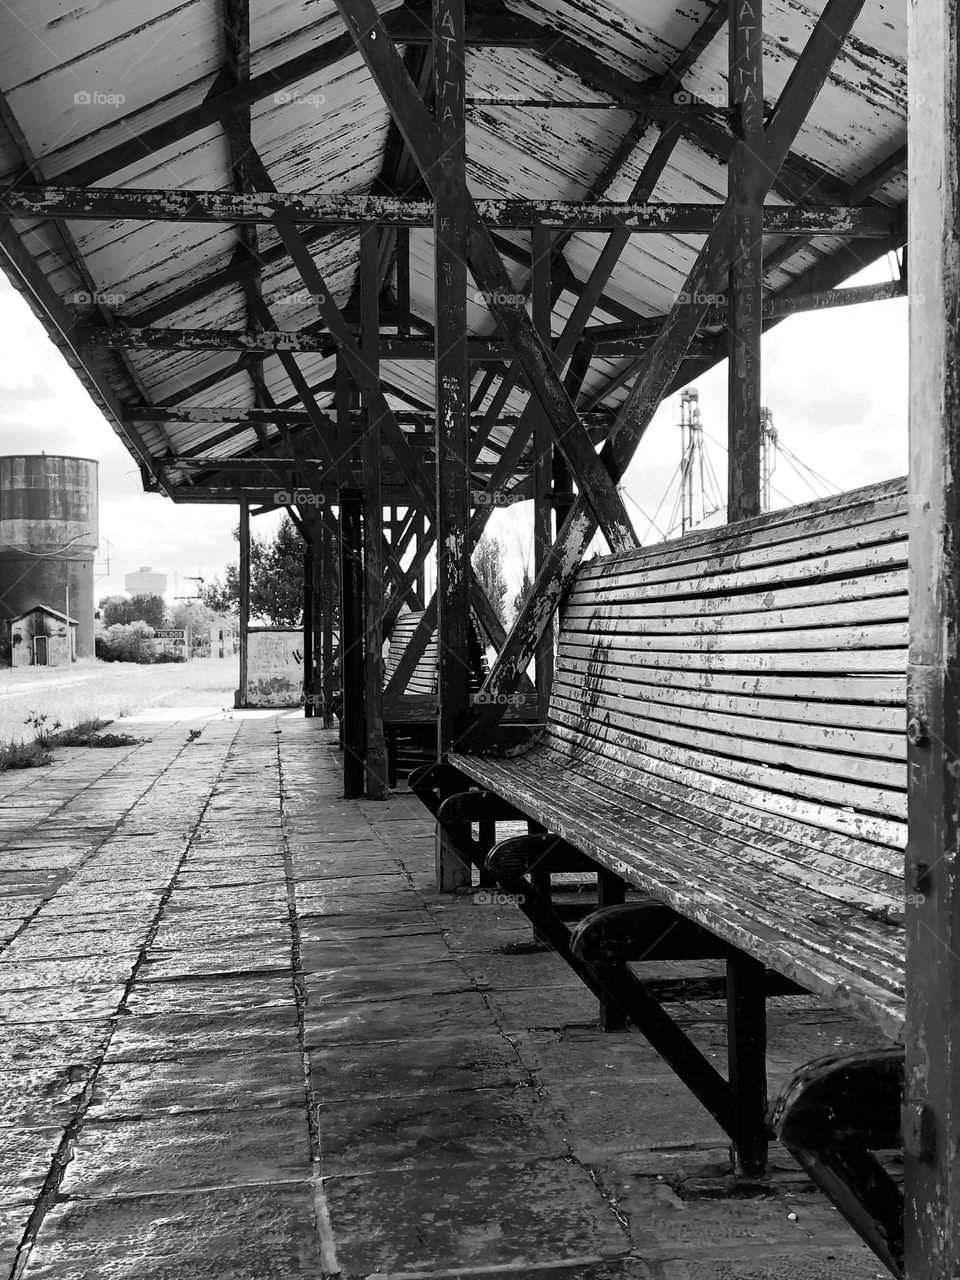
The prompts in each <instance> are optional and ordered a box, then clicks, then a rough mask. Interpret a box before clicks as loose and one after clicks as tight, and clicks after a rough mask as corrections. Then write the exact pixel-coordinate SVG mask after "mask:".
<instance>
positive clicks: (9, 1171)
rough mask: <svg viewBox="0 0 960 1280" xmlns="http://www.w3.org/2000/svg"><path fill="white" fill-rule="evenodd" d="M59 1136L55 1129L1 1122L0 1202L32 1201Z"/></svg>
mask: <svg viewBox="0 0 960 1280" xmlns="http://www.w3.org/2000/svg"><path fill="white" fill-rule="evenodd" d="M61 1137H62V1133H61V1131H60V1129H58V1128H31V1127H27V1126H24V1127H17V1128H12V1127H9V1128H8V1127H4V1126H2V1125H0V1204H7V1205H11V1204H33V1202H34V1201H35V1200H36V1198H37V1196H38V1195H39V1194H40V1191H41V1190H42V1188H43V1184H44V1181H45V1179H46V1177H47V1174H48V1173H49V1172H50V1166H51V1164H52V1163H53V1158H54V1156H55V1155H56V1153H57V1149H58V1148H59V1146H60V1139H61Z"/></svg>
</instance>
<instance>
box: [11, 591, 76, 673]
mask: <svg viewBox="0 0 960 1280" xmlns="http://www.w3.org/2000/svg"><path fill="white" fill-rule="evenodd" d="M78 631H79V623H78V622H77V619H76V618H68V617H67V615H66V614H65V613H60V611H59V610H57V609H49V608H47V606H46V605H45V604H37V605H34V606H33V608H32V609H28V610H27V611H26V612H25V613H21V614H20V615H19V616H18V617H16V618H11V619H10V661H11V665H13V666H14V667H65V666H67V665H68V664H69V663H71V662H76V660H77V634H78Z"/></svg>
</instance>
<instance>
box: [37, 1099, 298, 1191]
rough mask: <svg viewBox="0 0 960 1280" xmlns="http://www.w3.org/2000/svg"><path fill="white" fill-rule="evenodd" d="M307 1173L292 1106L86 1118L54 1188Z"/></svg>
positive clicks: (214, 1182)
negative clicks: (142, 1116)
mask: <svg viewBox="0 0 960 1280" xmlns="http://www.w3.org/2000/svg"><path fill="white" fill-rule="evenodd" d="M309 1174H310V1143H309V1137H308V1132H307V1121H306V1115H305V1113H304V1111H303V1110H300V1109H294V1108H282V1107H270V1108H262V1109H257V1110H249V1109H247V1110H240V1109H228V1110H222V1111H216V1112H208V1111H199V1112H180V1113H176V1114H174V1113H165V1114H163V1113H157V1114H152V1115H149V1116H145V1117H144V1118H142V1119H138V1120H101V1119H99V1118H89V1119H87V1120H86V1121H85V1122H84V1124H83V1128H82V1129H81V1131H80V1133H79V1135H78V1136H77V1138H76V1141H75V1143H74V1145H73V1150H72V1159H71V1160H70V1163H69V1164H68V1165H67V1168H66V1171H65V1173H64V1177H63V1182H62V1184H61V1191H62V1192H63V1193H64V1194H67V1195H70V1196H74V1197H78V1196H83V1197H84V1198H90V1197H104V1196H106V1197H109V1196H114V1195H129V1194H134V1193H137V1192H140V1193H145V1192H154V1191H176V1190H181V1189H185V1188H190V1187H225V1186H241V1185H250V1184H257V1183H268V1182H285V1181H293V1180H296V1179H299V1178H305V1177H308V1176H309Z"/></svg>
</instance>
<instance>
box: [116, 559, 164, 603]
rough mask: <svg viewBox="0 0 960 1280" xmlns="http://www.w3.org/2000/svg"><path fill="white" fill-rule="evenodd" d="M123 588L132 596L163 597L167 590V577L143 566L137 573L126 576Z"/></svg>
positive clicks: (145, 565)
mask: <svg viewBox="0 0 960 1280" xmlns="http://www.w3.org/2000/svg"><path fill="white" fill-rule="evenodd" d="M123 586H124V590H126V591H129V593H130V595H132V596H162V595H163V593H164V592H165V591H166V589H167V575H166V574H165V573H158V572H156V571H155V570H154V569H151V568H150V566H149V565H148V564H142V565H141V566H140V568H139V569H138V570H137V572H136V573H128V574H127V575H126V577H125V578H124V580H123Z"/></svg>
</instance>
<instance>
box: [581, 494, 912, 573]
mask: <svg viewBox="0 0 960 1280" xmlns="http://www.w3.org/2000/svg"><path fill="white" fill-rule="evenodd" d="M906 538H907V515H906V511H902V512H898V513H897V514H895V515H892V516H890V517H888V518H887V519H885V520H871V521H870V522H868V523H861V522H857V523H855V524H852V525H850V526H841V527H838V528H836V529H831V530H829V531H827V532H823V533H816V532H814V531H813V530H807V529H805V528H803V527H802V526H798V527H797V528H796V529H795V530H794V533H793V536H792V537H791V538H790V539H789V540H783V541H777V542H773V543H771V544H763V543H755V542H753V541H750V540H745V539H744V538H743V537H742V536H738V537H737V538H735V539H731V545H729V546H727V547H720V548H717V549H713V548H710V553H709V554H705V553H703V552H701V553H700V554H698V555H692V554H691V549H690V548H687V547H685V546H684V545H683V543H682V542H681V543H679V544H677V546H676V554H675V555H673V556H669V557H658V558H657V560H656V562H655V563H650V560H651V559H652V557H648V558H646V559H640V558H639V553H637V552H633V553H631V554H629V555H625V556H622V557H621V556H611V557H608V558H606V559H605V560H604V561H600V562H598V561H591V562H590V563H589V564H588V565H586V566H585V567H584V572H583V576H582V578H581V581H582V583H583V585H584V586H585V587H588V589H590V590H603V589H610V588H611V587H616V586H628V585H629V584H630V583H636V582H647V583H649V582H676V581H684V580H690V579H696V578H700V577H704V576H706V575H707V574H710V573H714V572H723V571H724V570H726V569H727V568H729V569H731V570H733V571H736V572H740V571H742V570H745V569H756V568H760V567H763V566H770V565H775V564H780V565H784V566H790V565H793V564H795V563H802V562H803V561H804V560H811V559H816V558H817V557H819V556H827V555H831V554H834V553H838V552H850V551H852V550H854V549H856V548H867V547H878V546H884V545H887V544H891V545H895V544H896V543H899V542H904V541H905V540H906Z"/></svg>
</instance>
